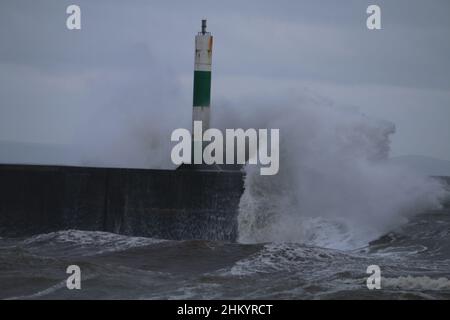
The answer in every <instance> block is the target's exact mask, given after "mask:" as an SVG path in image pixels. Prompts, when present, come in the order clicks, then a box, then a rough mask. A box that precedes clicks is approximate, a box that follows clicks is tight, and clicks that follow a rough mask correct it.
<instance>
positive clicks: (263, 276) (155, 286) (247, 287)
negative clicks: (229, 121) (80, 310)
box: [0, 209, 450, 299]
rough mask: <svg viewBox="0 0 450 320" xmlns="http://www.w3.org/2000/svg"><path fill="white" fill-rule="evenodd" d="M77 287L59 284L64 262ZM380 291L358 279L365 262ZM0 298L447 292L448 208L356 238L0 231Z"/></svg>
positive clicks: (443, 295) (439, 295)
mask: <svg viewBox="0 0 450 320" xmlns="http://www.w3.org/2000/svg"><path fill="white" fill-rule="evenodd" d="M72 264H76V265H79V266H80V268H81V273H82V274H81V279H82V280H81V286H82V288H81V290H68V289H67V288H66V279H67V277H68V276H69V275H68V274H66V273H65V271H66V268H67V266H68V265H72ZM373 264H376V265H379V266H380V269H381V286H382V288H381V289H380V290H369V289H368V288H367V286H366V279H367V277H368V276H369V275H368V274H366V269H367V267H368V266H369V265H373ZM0 298H1V299H449V298H450V211H449V210H448V209H447V210H445V209H442V210H435V211H431V212H426V213H422V214H418V215H416V216H414V217H413V218H411V220H410V221H408V222H407V223H405V224H404V225H403V226H402V227H400V228H398V229H396V230H393V231H391V232H389V233H387V234H385V235H384V236H382V237H380V238H379V239H377V240H376V241H372V242H371V243H370V244H367V245H365V246H362V247H359V248H354V249H349V250H338V249H330V248H323V247H318V246H310V245H304V244H299V243H289V242H280V243H277V242H270V243H259V244H242V243H223V242H213V241H170V240H160V239H151V238H139V237H128V236H122V235H116V234H111V233H105V232H93V231H79V230H66V231H59V232H53V233H49V234H42V235H36V236H33V237H29V238H22V239H0Z"/></svg>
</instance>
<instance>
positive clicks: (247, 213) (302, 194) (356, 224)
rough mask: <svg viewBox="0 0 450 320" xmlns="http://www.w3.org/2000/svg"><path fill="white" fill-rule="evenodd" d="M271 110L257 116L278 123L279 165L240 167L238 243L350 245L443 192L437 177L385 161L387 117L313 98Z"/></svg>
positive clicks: (436, 202)
mask: <svg viewBox="0 0 450 320" xmlns="http://www.w3.org/2000/svg"><path fill="white" fill-rule="evenodd" d="M277 109H278V112H277V113H276V114H274V113H273V112H271V111H270V112H266V113H265V112H264V110H261V111H260V112H258V117H259V121H260V122H261V123H265V124H266V125H267V127H268V128H279V129H280V171H279V174H278V175H275V176H261V175H259V171H258V169H257V168H255V167H251V166H247V168H246V180H245V192H244V194H243V196H242V198H241V201H240V214H239V239H240V241H241V242H242V243H258V242H286V241H287V242H296V243H303V244H309V245H316V246H320V247H327V248H336V249H354V248H357V247H361V246H365V245H367V243H368V242H369V241H371V240H374V239H377V238H378V237H380V236H381V235H383V234H384V233H385V232H388V231H389V230H392V229H394V228H395V227H397V226H399V225H401V224H403V223H405V222H406V221H407V218H408V217H410V216H412V215H414V214H416V213H418V212H422V211H423V210H426V209H430V208H439V206H440V202H441V200H442V199H444V198H445V197H446V196H448V194H447V191H446V190H445V188H444V187H443V185H442V184H441V183H440V182H438V181H436V180H434V179H431V178H428V177H425V176H421V175H419V174H416V173H415V172H412V171H410V170H409V169H406V168H402V167H399V166H393V165H390V164H388V163H387V161H386V160H387V158H388V155H389V150H390V137H391V135H392V134H394V132H395V127H394V125H393V124H392V123H389V122H386V121H381V120H377V119H371V118H369V117H367V116H364V115H362V114H359V113H357V112H354V111H350V110H346V109H340V108H338V107H336V106H333V105H332V104H330V103H325V102H323V101H322V100H317V99H304V100H303V101H301V103H300V105H299V106H295V107H292V106H285V107H281V108H277ZM280 109H281V110H280Z"/></svg>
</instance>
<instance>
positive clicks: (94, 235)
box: [22, 230, 167, 255]
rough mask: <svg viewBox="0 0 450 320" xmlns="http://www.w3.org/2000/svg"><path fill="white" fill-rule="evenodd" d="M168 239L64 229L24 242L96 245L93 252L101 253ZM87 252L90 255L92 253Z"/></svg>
mask: <svg viewBox="0 0 450 320" xmlns="http://www.w3.org/2000/svg"><path fill="white" fill-rule="evenodd" d="M166 241H167V240H162V239H153V238H144V237H130V236H125V235H119V234H114V233H109V232H102V231H81V230H64V231H57V232H51V233H47V234H40V235H36V236H33V237H30V238H28V239H25V240H24V241H23V242H22V244H23V245H25V246H28V247H33V246H37V247H39V246H41V245H51V246H55V245H57V244H60V245H71V246H75V247H77V248H89V247H94V248H96V250H95V251H94V252H93V254H101V253H107V252H115V251H122V250H127V249H130V248H135V247H141V246H148V245H153V244H158V243H162V242H166ZM98 248H100V249H98ZM86 254H87V255H89V254H90V253H86Z"/></svg>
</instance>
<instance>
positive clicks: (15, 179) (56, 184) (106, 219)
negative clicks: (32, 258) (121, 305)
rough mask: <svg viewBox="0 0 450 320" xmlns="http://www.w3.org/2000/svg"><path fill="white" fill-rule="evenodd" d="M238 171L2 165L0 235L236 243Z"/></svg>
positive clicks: (240, 184) (240, 178)
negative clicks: (87, 234)
mask: <svg viewBox="0 0 450 320" xmlns="http://www.w3.org/2000/svg"><path fill="white" fill-rule="evenodd" d="M243 184H244V181H243V173H242V172H240V171H228V172H213V171H210V172H207V171H206V172H203V171H194V170H176V171H170V170H140V169H116V168H86V167H64V166H33V165H0V237H20V236H29V235H33V234H39V233H46V232H52V231H57V230H65V229H80V230H96V231H108V232H114V233H119V234H126V235H133V236H147V237H155V238H163V239H177V240H178V239H210V240H224V241H234V240H236V237H237V214H238V206H239V199H240V197H241V194H242V192H243Z"/></svg>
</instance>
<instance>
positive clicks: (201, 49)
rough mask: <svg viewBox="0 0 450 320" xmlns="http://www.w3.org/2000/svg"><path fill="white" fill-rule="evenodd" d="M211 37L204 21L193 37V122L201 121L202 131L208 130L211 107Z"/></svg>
mask: <svg viewBox="0 0 450 320" xmlns="http://www.w3.org/2000/svg"><path fill="white" fill-rule="evenodd" d="M212 47H213V37H212V35H211V33H209V32H206V20H202V31H201V32H199V33H198V34H197V35H196V36H195V65H194V102H193V106H194V110H193V113H192V120H193V121H202V125H203V130H206V129H209V117H210V107H211V62H212Z"/></svg>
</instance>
